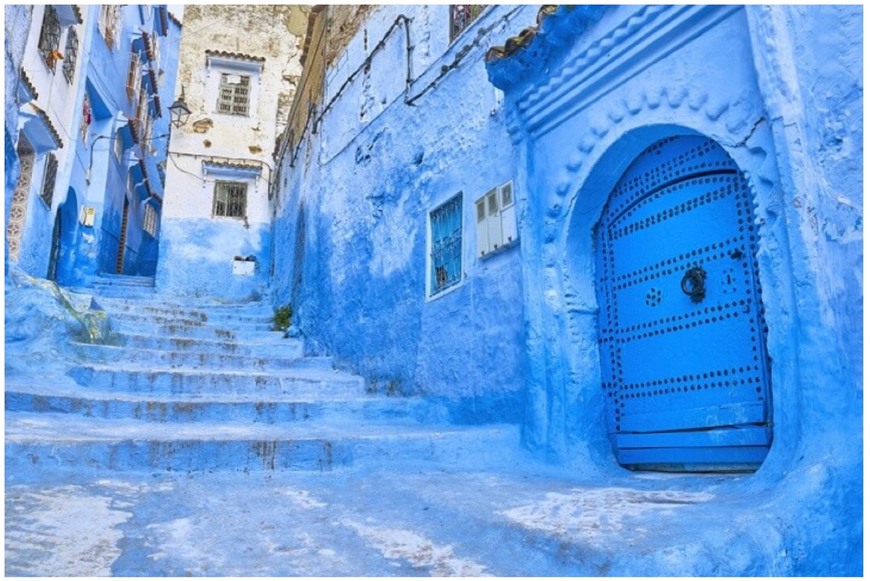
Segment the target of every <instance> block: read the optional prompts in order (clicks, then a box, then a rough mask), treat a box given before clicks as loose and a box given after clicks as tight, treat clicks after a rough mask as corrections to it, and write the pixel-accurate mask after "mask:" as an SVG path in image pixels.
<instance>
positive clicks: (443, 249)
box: [428, 192, 462, 297]
mask: <svg viewBox="0 0 870 581" xmlns="http://www.w3.org/2000/svg"><path fill="white" fill-rule="evenodd" d="M428 278H429V296H430V297H432V296H435V295H437V294H439V293H441V292H443V291H445V290H447V289H449V288H450V287H452V286H455V285H457V284H459V281H460V280H461V279H462V193H461V192H460V193H458V194H456V195H455V196H453V197H452V198H450V199H449V200H448V201H447V202H446V203H444V204H442V205H441V206H439V207H437V208H435V209H434V210H432V211H431V212H429V273H428Z"/></svg>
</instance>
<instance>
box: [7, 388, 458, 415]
mask: <svg viewBox="0 0 870 581" xmlns="http://www.w3.org/2000/svg"><path fill="white" fill-rule="evenodd" d="M6 411H7V412H26V413H63V414H75V415H79V416H84V417H93V418H99V419H135V420H142V421H149V422H180V423H184V422H216V421H234V422H239V421H241V422H254V423H267V424H275V423H283V422H288V423H289V422H296V421H315V420H316V421H322V420H329V421H351V420H353V421H367V422H379V421H390V422H393V421H401V420H413V421H416V422H419V423H420V424H433V423H438V422H443V421H445V420H446V417H447V414H446V411H445V410H444V409H443V408H442V407H441V406H440V405H438V404H433V403H430V402H427V401H426V400H424V399H422V398H387V397H384V396H360V395H345V396H343V397H326V396H323V395H321V396H317V395H316V394H310V395H308V396H307V397H305V396H293V395H288V394H274V395H266V396H262V397H256V398H254V397H252V396H251V395H250V394H237V395H233V394H177V395H172V396H167V395H164V396H154V397H148V398H147V399H146V398H143V397H141V396H140V397H137V396H136V395H135V394H130V393H126V392H99V391H93V390H82V389H80V388H58V387H55V388H45V387H24V386H14V387H13V386H7V388H6Z"/></svg>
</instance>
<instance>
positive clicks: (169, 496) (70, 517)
mask: <svg viewBox="0 0 870 581" xmlns="http://www.w3.org/2000/svg"><path fill="white" fill-rule="evenodd" d="M745 478H746V477H745V476H733V475H732V476H724V475H718V476H698V475H696V476H686V475H683V476H677V475H667V474H655V473H647V474H630V473H625V474H624V475H623V476H622V477H618V478H608V481H607V485H606V486H605V485H601V484H596V483H595V482H590V481H589V480H588V479H587V480H583V479H579V478H572V477H571V476H570V474H569V473H567V472H566V471H564V470H559V469H555V468H552V467H546V466H540V465H536V464H534V463H533V462H531V461H529V462H528V463H527V464H524V465H520V466H514V467H512V468H510V469H509V470H508V469H506V470H489V471H468V470H451V469H449V468H448V467H446V466H440V465H437V464H431V463H429V464H427V463H417V464H414V463H410V464H404V465H402V466H398V467H392V468H387V467H384V468H381V469H371V468H367V469H360V468H354V467H352V468H342V469H336V470H334V471H330V472H317V471H276V472H265V471H258V472H250V473H244V472H220V473H218V472H215V473H193V474H180V473H168V472H155V473H153V474H146V473H133V472H126V473H122V472H118V473H114V474H112V473H105V472H103V473H101V474H88V473H87V472H85V471H81V470H73V471H55V472H53V473H51V474H45V475H40V476H39V478H35V479H34V483H32V484H25V483H16V482H12V481H10V480H9V479H8V478H7V482H6V571H5V572H6V574H7V575H11V576H19V575H21V576H30V575H39V576H100V575H115V576H142V575H145V576H164V575H168V576H188V575H195V576H203V575H207V576H226V575H232V576H357V575H359V576H397V575H398V576H427V575H432V576H488V575H495V576H516V575H522V576H538V575H544V576H552V575H582V576H598V575H630V576H637V575H718V574H776V571H777V569H776V563H775V561H776V559H775V558H774V559H771V558H769V557H775V556H771V555H763V554H760V551H759V549H760V546H759V544H758V543H757V542H756V541H755V540H753V534H752V533H750V534H748V535H747V534H746V533H747V531H748V530H749V529H756V531H758V530H762V529H763V527H762V528H759V527H758V525H759V523H758V522H753V520H754V519H753V516H752V512H751V506H750V505H747V503H746V502H745V499H744V498H742V497H743V495H742V494H740V489H741V481H743V480H744V479H745ZM756 534H757V533H756ZM762 544H764V543H762ZM762 552H763V551H762ZM759 557H762V559H761V560H760V559H759ZM764 557H768V558H767V559H766V562H765V559H764Z"/></svg>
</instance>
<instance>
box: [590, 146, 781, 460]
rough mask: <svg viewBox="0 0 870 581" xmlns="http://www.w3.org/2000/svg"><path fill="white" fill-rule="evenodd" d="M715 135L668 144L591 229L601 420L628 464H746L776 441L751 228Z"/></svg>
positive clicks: (641, 165)
mask: <svg viewBox="0 0 870 581" xmlns="http://www.w3.org/2000/svg"><path fill="white" fill-rule="evenodd" d="M752 217H753V209H752V196H751V194H750V191H749V188H748V185H747V183H746V180H745V178H744V177H743V175H742V172H741V171H740V169H739V168H738V167H737V165H736V164H735V163H734V161H733V160H731V158H730V157H729V156H728V155H727V153H726V152H725V151H724V150H723V149H722V148H721V147H720V146H719V145H718V144H717V143H716V142H714V141H713V140H711V139H708V138H705V137H702V136H679V137H671V138H668V139H664V140H662V141H659V142H657V143H655V144H653V145H652V146H651V147H649V148H648V149H646V150H645V151H644V152H643V153H642V154H641V155H640V156H639V157H638V158H637V159H636V160H635V161H634V162H633V163H632V164H631V166H630V167H629V168H628V169H627V170H626V172H625V173H624V174H623V176H622V178H621V179H620V181H619V183H618V184H617V185H616V187H615V188H614V189H613V191H612V192H611V194H610V198H609V200H608V202H607V205H606V206H605V209H604V213H603V215H602V218H601V221H600V222H599V224H598V226H597V228H596V232H595V236H596V245H597V246H596V267H597V272H596V289H597V293H598V300H599V305H600V315H599V345H600V354H601V368H602V383H603V388H604V391H605V396H606V402H607V411H606V415H607V426H608V432H609V434H610V437H611V441H612V443H613V446H614V449H615V451H616V454H617V459H618V461H619V462H620V464H622V465H624V466H627V467H630V468H641V469H644V468H651V469H666V470H747V469H754V468H757V466H758V465H759V464H760V463H761V462H762V461H763V460H764V458H765V456H766V455H767V451H768V448H769V446H770V442H771V438H772V428H771V426H772V423H771V410H770V383H769V373H768V358H767V352H766V348H765V333H766V329H765V326H764V319H763V317H764V309H763V306H762V303H761V292H760V288H759V285H758V263H757V260H756V252H757V244H758V237H757V231H756V227H755V225H754V224H753V218H752Z"/></svg>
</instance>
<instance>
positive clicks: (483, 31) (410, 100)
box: [280, 6, 523, 167]
mask: <svg viewBox="0 0 870 581" xmlns="http://www.w3.org/2000/svg"><path fill="white" fill-rule="evenodd" d="M522 8H523V6H516V7H514V8H513V9H512V10H510V11H509V12H507V13H505V14H504V15H502V16H501V17H500V18H499V19H498V20H496V21H495V22H493V23H492V24H490V25H489V26H487V27H483V28H479V29H478V32H477V36H476V37H475V38H474V40H473V41H472V42H471V43H469V44H467V45H465V46H464V47H462V49H460V50H459V51H457V52H456V54H455V55H454V57H453V62H451V63H450V64H449V65H443V66H442V67H441V71H440V73H439V74H438V75H437V76H436V77H435V78H434V79H432V81H431V82H430V83H429V84H428V85H426V86H425V87H423V89H422V90H421V91H420V92H419V93H417V94H416V95H414V96H411V95H410V91H411V87H412V86H413V84H414V83H416V82H417V81H418V80H419V79H421V78H422V77H424V76H425V75H426V73H428V72H429V69H427V70H426V71H425V72H423V73H422V74H420V76H418V77H417V78H416V79H412V78H411V60H412V59H411V53H412V52H413V48H414V47H413V46H411V33H410V23H411V22H413V19H412V18H410V17H409V16H407V15H405V14H404V13H402V14H399V15H398V16H397V17H396V19H395V20H394V21H393V24H392V25H390V28H389V29H387V32H386V33H385V34H384V36H383V37H382V38H381V40H379V41H378V43H377V44H376V45H375V47H374V48H373V49H372V51H371V52H370V53H369V54H368V55H367V56H366V58H365V59H364V60H363V62H362V63H361V64H360V65H359V66H358V67H357V68H356V69H355V70H354V71H353V72H352V73H351V74H350V75H349V76H348V77H347V78H346V79H345V80H344V82H343V83H342V84H341V86H340V87H339V88H338V90H337V91H336V93H335V94H334V95H333V97H332V99H330V100H329V102H328V103H327V104H326V106H325V107H324V108H323V109H322V110H321V111H320V113H319V115H317V118H316V119H315V120H314V124H313V128H312V132H313V133H316V132H317V126H318V125H319V124H320V122H321V121H322V120H323V118H324V116H325V115H326V113H327V112H328V111H329V110H330V109H331V108H332V106H333V105H334V104H335V102H336V101H337V100H338V98H339V97H340V96H341V95H342V94H343V93H344V91H345V89H347V88H348V87H349V86H350V84H351V83H352V82H353V80H354V78H356V76H357V75H358V74H359V72H360V71H362V70H363V69H365V68H366V67H369V66H371V61H372V59H373V57H374V56H375V54H376V53H378V52H379V51H380V50H382V49H383V48H384V47H385V45H386V41H387V39H389V37H390V36H391V35H392V34H393V32H394V30H395V29H396V28H397V27H398V25H399V24H400V23H403V24H404V25H405V43H406V76H405V90H404V93H405V98H404V103H405V105H408V106H413V105H414V103H415V102H416V101H417V100H418V99H419V98H420V97H422V96H423V95H425V94H426V93H428V92H429V91H430V90H432V89H433V88H435V86H437V84H438V83H439V82H440V81H441V79H443V78H444V77H445V76H447V74H448V73H449V72H450V71H452V70H454V69H457V68H459V66H460V65H461V64H462V61H463V60H464V59H465V57H466V56H468V54H469V53H470V52H471V51H472V49H473V48H475V47H478V46H480V43H481V41H482V39H483V38H484V37H486V36H487V35H488V34H489V33H490V32H492V30H494V29H495V28H496V27H497V26H499V25H501V24H503V23H507V22H509V21H510V19H511V18H512V17H513V16H514V14H516V13H517V12H518V11H519V10H520V9H522ZM478 18H480V16H478ZM432 66H434V65H432ZM430 68H431V66H430ZM301 89H302V88H301V87H300V90H299V91H298V92H297V94H298V95H301V94H302V90H301ZM313 113H314V110H313V109H309V111H308V114H307V116H306V119H305V124H304V125H303V128H302V133H301V135H300V136H299V141H298V142H297V143H296V147H295V148H294V150H293V155H292V156H291V158H290V167H295V165H296V160H297V158H298V155H299V149H300V147H301V145H302V142H303V141H304V136H305V134H306V132H307V131H308V127H309V124H310V122H311V117H312V115H313ZM289 121H290V119H288V123H287V128H288V129H289V128H290V126H291V125H290V122H289ZM291 132H292V131H291ZM285 134H286V135H287V137H288V139H287V140H289V134H287V130H285ZM282 141H285V140H284V139H282ZM283 149H284V146H283V145H282V147H281V148H280V150H282V153H283Z"/></svg>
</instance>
